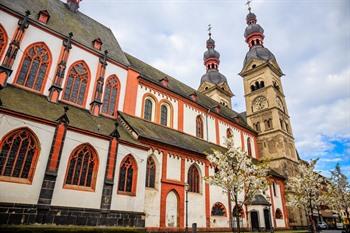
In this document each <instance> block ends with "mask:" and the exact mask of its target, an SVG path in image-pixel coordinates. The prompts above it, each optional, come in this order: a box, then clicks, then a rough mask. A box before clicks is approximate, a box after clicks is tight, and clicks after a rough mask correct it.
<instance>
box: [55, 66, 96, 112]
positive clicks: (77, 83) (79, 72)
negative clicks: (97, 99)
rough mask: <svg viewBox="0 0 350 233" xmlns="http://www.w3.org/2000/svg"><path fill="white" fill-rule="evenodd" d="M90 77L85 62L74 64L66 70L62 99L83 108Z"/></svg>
mask: <svg viewBox="0 0 350 233" xmlns="http://www.w3.org/2000/svg"><path fill="white" fill-rule="evenodd" d="M90 77H91V75H90V69H89V67H88V65H87V64H86V62H85V61H83V60H79V61H76V62H74V63H73V64H72V65H71V66H70V67H69V69H68V73H67V78H66V83H65V87H64V92H63V97H62V99H63V100H64V101H67V102H69V103H72V104H75V105H78V106H85V104H86V99H87V94H88V92H89V85H90Z"/></svg>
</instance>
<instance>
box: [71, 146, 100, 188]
mask: <svg viewBox="0 0 350 233" xmlns="http://www.w3.org/2000/svg"><path fill="white" fill-rule="evenodd" d="M97 172H98V156H97V153H96V150H95V149H94V148H93V147H92V146H91V145H90V144H87V143H85V144H82V145H80V146H78V147H76V148H75V149H74V150H73V152H72V154H71V155H70V157H69V161H68V166H67V172H66V180H65V185H64V187H65V188H72V189H82V190H86V191H91V190H95V184H96V177H97Z"/></svg>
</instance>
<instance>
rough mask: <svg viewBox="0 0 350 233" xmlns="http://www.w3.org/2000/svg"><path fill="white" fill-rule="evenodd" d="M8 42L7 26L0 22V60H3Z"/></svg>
mask: <svg viewBox="0 0 350 233" xmlns="http://www.w3.org/2000/svg"><path fill="white" fill-rule="evenodd" d="M7 42H8V36H7V33H6V30H5V28H4V27H3V26H2V24H1V23H0V61H1V60H2V55H4V53H5V49H6V46H7Z"/></svg>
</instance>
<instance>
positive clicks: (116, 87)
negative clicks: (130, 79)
mask: <svg viewBox="0 0 350 233" xmlns="http://www.w3.org/2000/svg"><path fill="white" fill-rule="evenodd" d="M119 93H120V82H119V79H118V77H117V76H116V75H114V74H113V75H110V76H109V77H108V78H107V80H106V86H105V91H104V94H103V105H102V113H104V114H106V115H109V116H114V117H115V116H116V113H117V111H118V103H119Z"/></svg>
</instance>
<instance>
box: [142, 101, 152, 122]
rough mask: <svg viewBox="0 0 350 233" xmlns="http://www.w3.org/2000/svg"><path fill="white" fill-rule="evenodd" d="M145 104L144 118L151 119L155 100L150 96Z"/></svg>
mask: <svg viewBox="0 0 350 233" xmlns="http://www.w3.org/2000/svg"><path fill="white" fill-rule="evenodd" d="M144 104H145V106H144V111H143V118H144V119H146V120H149V121H151V120H152V118H153V116H152V115H153V102H152V100H150V99H149V98H147V99H146V100H145V103H144Z"/></svg>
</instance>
